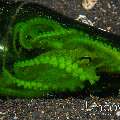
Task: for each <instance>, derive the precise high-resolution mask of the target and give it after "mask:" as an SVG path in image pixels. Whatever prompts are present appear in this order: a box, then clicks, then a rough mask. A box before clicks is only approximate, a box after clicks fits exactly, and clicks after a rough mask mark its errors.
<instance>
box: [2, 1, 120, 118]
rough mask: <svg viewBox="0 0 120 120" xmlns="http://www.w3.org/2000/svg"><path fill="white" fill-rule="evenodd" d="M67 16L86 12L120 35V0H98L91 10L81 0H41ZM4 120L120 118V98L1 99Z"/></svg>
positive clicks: (91, 17) (98, 24)
mask: <svg viewBox="0 0 120 120" xmlns="http://www.w3.org/2000/svg"><path fill="white" fill-rule="evenodd" d="M36 1H38V0H36ZM39 3H40V4H43V5H45V6H47V7H49V8H52V9H54V10H56V11H58V12H60V13H62V14H64V15H66V16H69V17H71V18H73V19H76V18H77V17H78V16H79V15H80V14H81V15H85V16H86V17H87V18H88V19H89V20H90V21H91V22H92V23H93V25H94V26H95V27H97V28H102V29H104V30H107V31H110V32H112V33H115V34H119V35H120V8H119V6H120V1H119V0H114V1H112V0H106V1H103V0H98V1H97V4H96V5H95V6H94V7H93V9H91V10H85V9H84V8H83V7H82V4H81V0H44V1H43V0H39ZM0 119H1V120H88V119H89V120H93V119H94V120H119V119H120V99H119V98H118V97H115V98H114V97H113V96H112V95H110V96H107V97H104V98H101V97H95V96H92V95H90V96H89V95H88V96H87V95H86V96H85V97H82V98H77V97H72V96H67V95H66V96H65V97H64V98H60V97H59V98H54V97H53V98H51V99H50V98H49V99H48V98H46V99H41V98H39V99H38V98H37V99H17V98H13V99H11V98H2V97H1V98H0Z"/></svg>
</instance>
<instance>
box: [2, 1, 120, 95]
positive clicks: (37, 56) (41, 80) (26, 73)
mask: <svg viewBox="0 0 120 120" xmlns="http://www.w3.org/2000/svg"><path fill="white" fill-rule="evenodd" d="M0 4H1V6H2V5H3V6H4V5H5V3H0ZM6 6H9V7H8V9H10V10H9V11H10V12H8V16H6V15H4V14H5V13H2V14H3V18H4V20H6V21H7V22H8V21H9V18H11V16H12V18H11V21H10V22H8V26H7V27H6V29H7V30H6V29H4V28H5V26H4V27H2V29H3V31H6V32H2V30H1V36H3V37H2V38H3V39H2V40H1V41H2V42H1V43H3V45H4V48H7V50H6V49H4V50H3V53H2V52H1V53H0V54H1V55H0V57H1V58H2V60H1V64H0V65H1V74H0V94H2V95H10V96H18V97H34V96H40V97H41V96H43V95H45V94H47V93H51V92H64V91H66V90H68V91H71V92H74V91H76V89H77V90H79V91H80V90H82V89H83V88H85V82H88V83H90V84H91V86H92V85H94V84H95V83H96V82H97V81H99V80H100V79H101V75H100V74H99V73H100V72H106V73H111V74H112V73H117V74H120V50H119V47H116V46H114V45H113V44H112V45H111V44H110V43H109V41H110V40H109V39H107V37H106V36H107V35H106V34H107V33H104V32H103V33H104V34H105V35H104V36H102V35H103V34H102V32H100V31H99V30H98V31H97V30H96V29H94V28H90V27H89V26H86V25H83V24H80V23H78V22H76V21H74V20H71V19H69V18H67V17H65V16H62V15H60V14H58V13H56V12H54V11H51V10H49V9H47V8H45V7H42V6H40V5H37V4H33V3H28V4H22V5H20V6H21V7H18V6H19V5H18V4H16V3H11V4H6ZM13 6H14V7H16V11H17V12H16V13H15V15H13V12H11V11H12V9H14V7H13ZM20 8H22V9H20ZM0 25H2V24H0ZM108 36H109V34H108Z"/></svg>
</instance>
